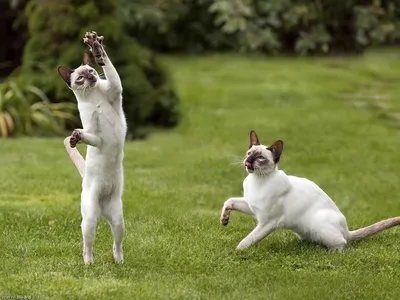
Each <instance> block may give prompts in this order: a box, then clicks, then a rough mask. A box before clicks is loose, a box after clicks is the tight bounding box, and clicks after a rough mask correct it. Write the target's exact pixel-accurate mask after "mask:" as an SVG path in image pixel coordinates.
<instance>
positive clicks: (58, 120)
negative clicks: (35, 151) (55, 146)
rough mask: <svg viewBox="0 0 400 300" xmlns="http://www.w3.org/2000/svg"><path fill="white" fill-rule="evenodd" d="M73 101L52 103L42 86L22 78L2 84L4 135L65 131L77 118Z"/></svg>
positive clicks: (0, 115) (1, 129)
mask: <svg viewBox="0 0 400 300" xmlns="http://www.w3.org/2000/svg"><path fill="white" fill-rule="evenodd" d="M75 111H76V107H75V105H73V104H72V103H50V101H49V100H48V98H47V97H46V95H45V94H44V93H43V91H41V90H40V89H39V88H37V87H35V86H32V85H27V84H26V83H25V82H23V81H22V80H21V79H15V78H10V79H8V80H7V81H5V82H3V83H1V84H0V137H10V136H17V135H38V134H40V135H50V134H55V133H56V134H61V133H64V127H65V121H66V120H76V119H77V118H76V117H75V116H74V114H73V113H74V112H75Z"/></svg>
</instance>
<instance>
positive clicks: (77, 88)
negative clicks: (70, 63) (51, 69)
mask: <svg viewBox="0 0 400 300" xmlns="http://www.w3.org/2000/svg"><path fill="white" fill-rule="evenodd" d="M58 73H59V74H60V76H61V77H62V79H64V81H65V83H66V84H67V85H68V87H69V88H70V89H71V90H73V91H74V92H78V93H79V92H85V93H87V92H89V91H90V90H91V89H93V88H94V87H95V86H96V84H97V82H98V80H99V75H98V74H97V72H96V70H95V69H94V68H93V67H92V66H91V61H90V56H89V53H87V52H85V53H84V54H83V60H82V64H81V65H80V66H79V67H78V68H76V69H75V70H71V69H70V68H67V67H64V66H59V67H58Z"/></svg>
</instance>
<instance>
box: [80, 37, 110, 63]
mask: <svg viewBox="0 0 400 300" xmlns="http://www.w3.org/2000/svg"><path fill="white" fill-rule="evenodd" d="M103 40H104V37H103V36H98V35H97V32H96V31H91V32H86V34H85V37H84V38H83V42H84V43H85V44H86V45H88V46H89V48H90V51H91V52H92V53H93V56H94V59H95V61H96V63H98V64H99V65H100V66H104V57H105V51H104V49H103V45H102V42H103Z"/></svg>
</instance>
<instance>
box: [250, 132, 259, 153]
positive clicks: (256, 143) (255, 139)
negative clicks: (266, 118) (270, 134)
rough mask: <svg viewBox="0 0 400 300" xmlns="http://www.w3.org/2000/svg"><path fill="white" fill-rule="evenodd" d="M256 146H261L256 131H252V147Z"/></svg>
mask: <svg viewBox="0 0 400 300" xmlns="http://www.w3.org/2000/svg"><path fill="white" fill-rule="evenodd" d="M254 145H260V141H259V140H258V137H257V134H256V132H255V131H254V130H252V131H250V146H249V149H250V148H251V147H253V146H254Z"/></svg>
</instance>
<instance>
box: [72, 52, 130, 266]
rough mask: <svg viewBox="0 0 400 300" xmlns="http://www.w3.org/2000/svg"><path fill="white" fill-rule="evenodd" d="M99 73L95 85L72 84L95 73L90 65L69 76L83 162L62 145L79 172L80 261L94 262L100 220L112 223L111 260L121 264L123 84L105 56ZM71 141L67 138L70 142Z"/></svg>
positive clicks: (122, 225)
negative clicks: (82, 74)
mask: <svg viewBox="0 0 400 300" xmlns="http://www.w3.org/2000/svg"><path fill="white" fill-rule="evenodd" d="M104 63H105V65H104V66H103V71H104V74H105V77H106V79H100V78H99V76H98V75H97V74H96V73H95V72H93V74H94V76H95V77H96V78H97V81H96V83H95V85H94V86H90V85H89V84H88V83H87V82H85V84H84V85H81V86H79V85H76V84H75V81H76V80H77V78H78V77H79V75H80V74H79V73H80V72H81V71H85V70H89V69H93V68H91V67H90V66H89V65H83V66H81V67H79V68H77V69H76V70H75V71H74V72H73V73H72V74H71V89H72V91H73V92H74V94H75V96H76V99H77V101H78V109H79V113H80V117H81V121H82V125H83V129H77V131H78V133H79V136H80V137H81V139H82V140H81V142H83V143H85V144H87V153H86V162H85V161H84V160H83V158H82V157H81V156H80V154H79V152H78V151H77V150H76V149H74V148H71V147H69V145H66V148H67V151H68V153H69V154H70V157H71V159H72V161H73V162H74V163H75V165H76V166H77V168H78V170H79V171H80V172H81V175H82V170H84V172H83V175H82V176H83V182H82V193H81V213H82V225H81V226H82V234H83V243H84V245H83V258H84V262H85V263H92V262H93V253H92V249H93V242H94V238H95V233H96V225H97V221H98V219H99V217H100V216H104V217H105V218H106V219H107V221H108V222H109V224H110V227H111V230H112V234H113V236H114V247H113V253H114V259H115V261H116V262H117V263H122V262H123V253H122V239H123V235H124V227H125V226H124V219H123V211H122V200H121V197H122V191H123V166H122V163H123V157H124V152H123V149H124V142H125V135H126V130H127V126H126V120H125V116H124V112H123V109H122V85H121V81H120V78H119V75H118V73H117V71H116V70H115V68H114V66H113V65H112V63H111V61H110V60H109V59H108V57H107V55H105V57H104ZM68 141H69V139H68Z"/></svg>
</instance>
